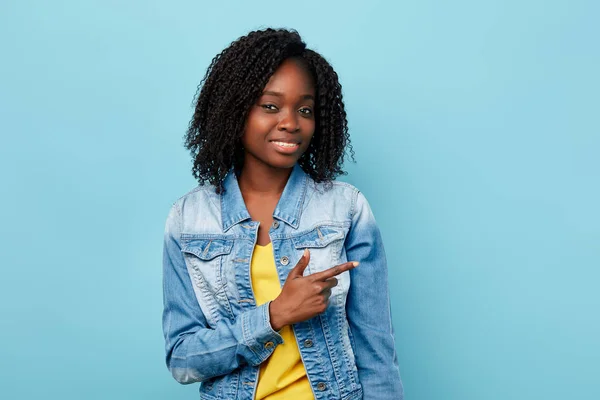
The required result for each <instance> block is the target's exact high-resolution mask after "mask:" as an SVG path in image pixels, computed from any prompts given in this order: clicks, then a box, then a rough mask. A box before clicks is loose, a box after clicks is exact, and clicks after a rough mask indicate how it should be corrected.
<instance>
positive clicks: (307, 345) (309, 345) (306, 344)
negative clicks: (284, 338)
mask: <svg viewBox="0 0 600 400" xmlns="http://www.w3.org/2000/svg"><path fill="white" fill-rule="evenodd" d="M312 346H313V342H312V340H310V339H306V340H305V341H304V347H312Z"/></svg>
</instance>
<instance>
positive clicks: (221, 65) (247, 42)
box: [185, 28, 354, 191]
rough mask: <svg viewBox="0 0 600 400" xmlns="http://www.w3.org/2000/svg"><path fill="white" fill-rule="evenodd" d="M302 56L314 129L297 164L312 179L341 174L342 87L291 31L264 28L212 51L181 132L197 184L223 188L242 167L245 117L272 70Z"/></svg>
mask: <svg viewBox="0 0 600 400" xmlns="http://www.w3.org/2000/svg"><path fill="white" fill-rule="evenodd" d="M291 57H294V58H301V59H303V60H304V63H305V65H306V66H307V68H308V70H309V72H310V73H311V74H312V76H313V78H314V82H315V86H316V87H315V89H316V98H315V133H314V135H313V138H312V140H311V142H310V145H309V147H308V149H307V150H306V152H305V153H304V154H303V155H302V157H301V158H300V159H299V160H298V163H299V164H300V166H301V167H302V169H303V170H304V171H305V172H306V173H307V174H309V175H310V177H311V178H312V179H314V180H315V181H316V182H329V181H332V180H333V179H334V178H335V177H336V176H339V175H343V174H346V172H345V171H344V170H343V169H342V166H343V163H344V156H345V153H346V151H347V150H348V151H349V152H350V155H351V158H352V160H354V151H353V149H352V145H351V143H350V136H349V134H348V120H347V118H346V111H345V109H344V102H343V101H342V86H341V85H340V83H339V81H338V75H337V73H336V72H335V71H334V70H333V68H332V67H331V65H330V64H329V63H328V62H327V61H326V60H325V59H324V58H323V57H322V56H321V55H320V54H318V53H317V52H315V51H313V50H310V49H308V48H306V44H305V43H304V42H303V41H302V38H301V37H300V35H299V34H298V32H297V31H295V30H287V29H273V28H267V29H264V30H257V31H252V32H250V33H248V34H247V35H246V36H242V37H240V38H239V39H237V40H236V41H234V42H232V43H231V45H229V47H227V48H226V49H225V50H223V51H222V52H221V53H219V54H217V55H216V56H215V57H214V58H213V60H212V62H211V64H210V66H209V67H208V69H207V71H206V74H205V76H204V78H203V79H202V81H201V82H200V85H199V86H198V91H197V92H196V96H195V97H194V98H195V111H194V115H193V117H192V119H191V121H190V123H189V127H188V130H187V133H186V135H185V147H186V148H187V149H188V150H189V151H190V153H191V155H192V157H193V162H194V166H193V168H192V172H193V174H194V177H195V178H196V179H197V180H198V182H199V184H200V185H203V184H205V183H206V182H207V181H208V182H209V183H210V184H212V185H214V186H215V187H216V188H217V191H220V190H221V189H222V182H223V179H224V178H225V176H226V175H227V172H228V171H229V170H230V169H231V168H232V167H233V168H235V169H236V170H239V169H241V167H242V165H243V162H244V150H243V148H242V143H241V137H242V135H243V133H244V125H245V121H246V117H247V116H248V113H249V110H250V108H251V107H252V105H253V104H254V103H255V102H256V101H257V100H258V99H259V97H260V95H261V93H262V91H263V89H264V87H265V85H266V84H267V82H268V81H269V78H270V77H271V75H273V73H274V72H275V70H276V69H277V68H278V67H279V66H280V65H281V63H282V62H283V61H284V60H286V59H288V58H291Z"/></svg>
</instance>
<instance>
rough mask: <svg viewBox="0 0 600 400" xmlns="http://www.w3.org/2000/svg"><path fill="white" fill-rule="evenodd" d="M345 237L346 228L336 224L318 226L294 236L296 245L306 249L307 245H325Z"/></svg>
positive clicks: (293, 240) (293, 239)
mask: <svg viewBox="0 0 600 400" xmlns="http://www.w3.org/2000/svg"><path fill="white" fill-rule="evenodd" d="M343 238H344V230H343V229H341V228H338V227H334V226H317V227H316V228H314V229H312V230H310V231H308V232H306V233H302V234H300V235H298V236H296V237H292V242H293V243H294V247H296V248H297V249H304V248H307V247H309V248H310V247H312V248H315V247H325V246H327V245H328V244H329V243H331V242H334V241H336V240H339V239H343Z"/></svg>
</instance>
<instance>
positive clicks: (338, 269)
mask: <svg viewBox="0 0 600 400" xmlns="http://www.w3.org/2000/svg"><path fill="white" fill-rule="evenodd" d="M356 266H358V262H356V261H352V262H347V263H344V264H340V265H336V266H335V267H332V268H329V269H326V270H325V271H321V272H316V273H314V274H312V275H310V276H311V277H312V278H313V279H314V280H318V281H324V280H327V279H329V278H333V277H334V276H336V275H339V274H341V273H342V272H346V271H349V270H351V269H352V268H354V267H356Z"/></svg>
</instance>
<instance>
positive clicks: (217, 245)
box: [181, 239, 233, 260]
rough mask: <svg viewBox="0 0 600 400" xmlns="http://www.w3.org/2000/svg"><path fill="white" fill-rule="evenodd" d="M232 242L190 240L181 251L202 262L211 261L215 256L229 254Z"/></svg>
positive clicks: (222, 240)
mask: <svg viewBox="0 0 600 400" xmlns="http://www.w3.org/2000/svg"><path fill="white" fill-rule="evenodd" d="M232 247H233V240H224V239H190V240H189V241H187V242H186V243H185V245H184V246H183V248H182V249H181V251H183V252H185V253H190V254H193V255H195V256H196V257H198V258H200V259H202V260H212V259H213V258H215V257H216V256H220V255H223V254H229V253H231V248H232Z"/></svg>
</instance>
